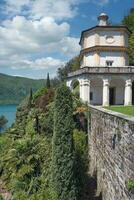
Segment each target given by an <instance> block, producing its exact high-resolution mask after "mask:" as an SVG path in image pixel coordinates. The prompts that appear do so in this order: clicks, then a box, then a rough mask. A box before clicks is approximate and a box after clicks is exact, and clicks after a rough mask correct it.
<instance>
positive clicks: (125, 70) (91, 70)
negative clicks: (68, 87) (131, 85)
mask: <svg viewBox="0 0 134 200" xmlns="http://www.w3.org/2000/svg"><path fill="white" fill-rule="evenodd" d="M83 74H130V75H131V74H133V75H134V66H132V67H83V68H81V69H79V70H77V71H75V72H71V73H69V74H68V78H71V77H76V76H79V75H83Z"/></svg>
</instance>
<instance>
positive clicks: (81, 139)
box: [73, 129, 88, 199]
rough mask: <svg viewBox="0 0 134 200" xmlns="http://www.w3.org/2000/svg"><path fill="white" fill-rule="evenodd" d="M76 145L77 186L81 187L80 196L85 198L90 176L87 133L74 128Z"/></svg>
mask: <svg viewBox="0 0 134 200" xmlns="http://www.w3.org/2000/svg"><path fill="white" fill-rule="evenodd" d="M73 138H74V146H75V155H76V156H75V159H76V164H75V173H76V177H77V186H78V189H79V198H78V199H83V194H84V192H85V191H84V188H85V187H86V184H87V178H88V174H87V172H88V142H87V134H86V133H85V132H83V131H78V130H77V129H75V130H74V134H73Z"/></svg>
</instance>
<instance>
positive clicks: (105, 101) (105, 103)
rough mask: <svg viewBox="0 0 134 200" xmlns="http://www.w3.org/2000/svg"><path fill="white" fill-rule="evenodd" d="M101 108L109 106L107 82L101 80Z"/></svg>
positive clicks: (106, 80)
mask: <svg viewBox="0 0 134 200" xmlns="http://www.w3.org/2000/svg"><path fill="white" fill-rule="evenodd" d="M103 106H109V80H108V79H104V80H103Z"/></svg>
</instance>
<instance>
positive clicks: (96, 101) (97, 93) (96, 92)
mask: <svg viewBox="0 0 134 200" xmlns="http://www.w3.org/2000/svg"><path fill="white" fill-rule="evenodd" d="M91 92H92V93H93V100H92V101H91V102H90V103H91V104H92V105H102V87H99V86H96V87H94V86H92V87H91Z"/></svg>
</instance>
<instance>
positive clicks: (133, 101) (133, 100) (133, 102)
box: [132, 81, 134, 105]
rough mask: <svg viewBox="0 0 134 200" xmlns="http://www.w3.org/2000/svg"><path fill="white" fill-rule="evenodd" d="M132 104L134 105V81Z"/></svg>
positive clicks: (133, 84) (133, 85)
mask: <svg viewBox="0 0 134 200" xmlns="http://www.w3.org/2000/svg"><path fill="white" fill-rule="evenodd" d="M132 104H133V105H134V81H133V82H132Z"/></svg>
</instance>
